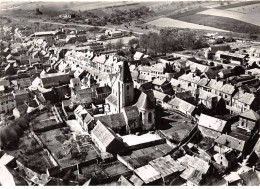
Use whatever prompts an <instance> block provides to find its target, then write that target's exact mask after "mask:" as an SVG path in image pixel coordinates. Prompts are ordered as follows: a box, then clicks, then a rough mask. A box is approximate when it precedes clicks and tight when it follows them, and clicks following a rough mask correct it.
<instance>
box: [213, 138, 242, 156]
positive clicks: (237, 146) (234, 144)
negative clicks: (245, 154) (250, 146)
mask: <svg viewBox="0 0 260 189" xmlns="http://www.w3.org/2000/svg"><path fill="white" fill-rule="evenodd" d="M215 142H216V143H218V144H221V145H224V146H227V147H229V148H232V149H234V150H237V151H239V152H242V151H243V150H244V147H245V141H243V140H239V139H237V138H235V137H232V136H229V135H226V134H222V135H220V136H219V137H218V138H217V139H216V140H215Z"/></svg>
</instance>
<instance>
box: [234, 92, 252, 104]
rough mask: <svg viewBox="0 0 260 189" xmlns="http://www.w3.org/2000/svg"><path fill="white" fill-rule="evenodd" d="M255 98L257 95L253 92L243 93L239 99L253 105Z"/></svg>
mask: <svg viewBox="0 0 260 189" xmlns="http://www.w3.org/2000/svg"><path fill="white" fill-rule="evenodd" d="M254 100H255V95H254V94H251V93H243V94H242V95H241V96H240V97H239V98H238V101H240V102H242V103H245V104H248V105H251V104H252V103H253V101H254Z"/></svg>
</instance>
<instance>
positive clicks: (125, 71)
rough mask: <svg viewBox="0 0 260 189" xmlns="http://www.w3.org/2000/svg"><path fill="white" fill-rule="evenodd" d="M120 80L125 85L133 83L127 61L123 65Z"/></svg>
mask: <svg viewBox="0 0 260 189" xmlns="http://www.w3.org/2000/svg"><path fill="white" fill-rule="evenodd" d="M119 80H121V81H123V83H128V82H133V80H132V76H131V72H130V70H129V66H128V63H127V62H126V61H124V62H123V64H122V67H121V70H120V75H119Z"/></svg>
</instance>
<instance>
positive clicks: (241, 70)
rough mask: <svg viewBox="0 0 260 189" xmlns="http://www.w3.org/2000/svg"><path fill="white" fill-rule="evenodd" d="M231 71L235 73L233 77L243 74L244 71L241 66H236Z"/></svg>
mask: <svg viewBox="0 0 260 189" xmlns="http://www.w3.org/2000/svg"><path fill="white" fill-rule="evenodd" d="M233 70H234V72H235V75H241V74H245V69H244V67H243V66H236V67H234V69H233Z"/></svg>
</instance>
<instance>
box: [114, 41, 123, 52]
mask: <svg viewBox="0 0 260 189" xmlns="http://www.w3.org/2000/svg"><path fill="white" fill-rule="evenodd" d="M123 46H124V44H123V40H122V39H119V40H118V41H117V42H116V44H115V48H116V49H117V50H120V49H122V47H123Z"/></svg>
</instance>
